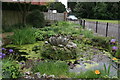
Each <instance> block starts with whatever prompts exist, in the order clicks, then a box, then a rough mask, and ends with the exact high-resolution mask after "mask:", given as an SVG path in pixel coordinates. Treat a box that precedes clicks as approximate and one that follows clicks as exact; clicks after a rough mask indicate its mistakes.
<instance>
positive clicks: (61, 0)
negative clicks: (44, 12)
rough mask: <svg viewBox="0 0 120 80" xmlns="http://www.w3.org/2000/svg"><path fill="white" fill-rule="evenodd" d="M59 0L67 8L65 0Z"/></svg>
mask: <svg viewBox="0 0 120 80" xmlns="http://www.w3.org/2000/svg"><path fill="white" fill-rule="evenodd" d="M59 1H60V2H62V3H63V4H64V5H65V7H66V8H67V0H59Z"/></svg>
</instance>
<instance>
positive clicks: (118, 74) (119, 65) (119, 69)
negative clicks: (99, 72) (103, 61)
mask: <svg viewBox="0 0 120 80" xmlns="http://www.w3.org/2000/svg"><path fill="white" fill-rule="evenodd" d="M117 64H118V70H117V76H118V79H120V63H117Z"/></svg>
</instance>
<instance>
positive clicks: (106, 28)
mask: <svg viewBox="0 0 120 80" xmlns="http://www.w3.org/2000/svg"><path fill="white" fill-rule="evenodd" d="M107 36H108V22H107V26H106V37H107Z"/></svg>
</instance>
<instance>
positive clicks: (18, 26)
mask: <svg viewBox="0 0 120 80" xmlns="http://www.w3.org/2000/svg"><path fill="white" fill-rule="evenodd" d="M22 28H23V24H21V23H18V24H14V25H3V26H2V29H3V32H13V31H14V30H15V29H22Z"/></svg>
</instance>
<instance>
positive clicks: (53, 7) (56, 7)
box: [48, 2, 66, 13]
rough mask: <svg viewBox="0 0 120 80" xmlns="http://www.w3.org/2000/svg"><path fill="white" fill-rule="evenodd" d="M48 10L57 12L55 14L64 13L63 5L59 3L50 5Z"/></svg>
mask: <svg viewBox="0 0 120 80" xmlns="http://www.w3.org/2000/svg"><path fill="white" fill-rule="evenodd" d="M48 8H49V9H50V10H57V12H59V13H63V12H64V11H66V9H65V5H64V4H62V3H61V2H54V3H50V4H49V7H48Z"/></svg>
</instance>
